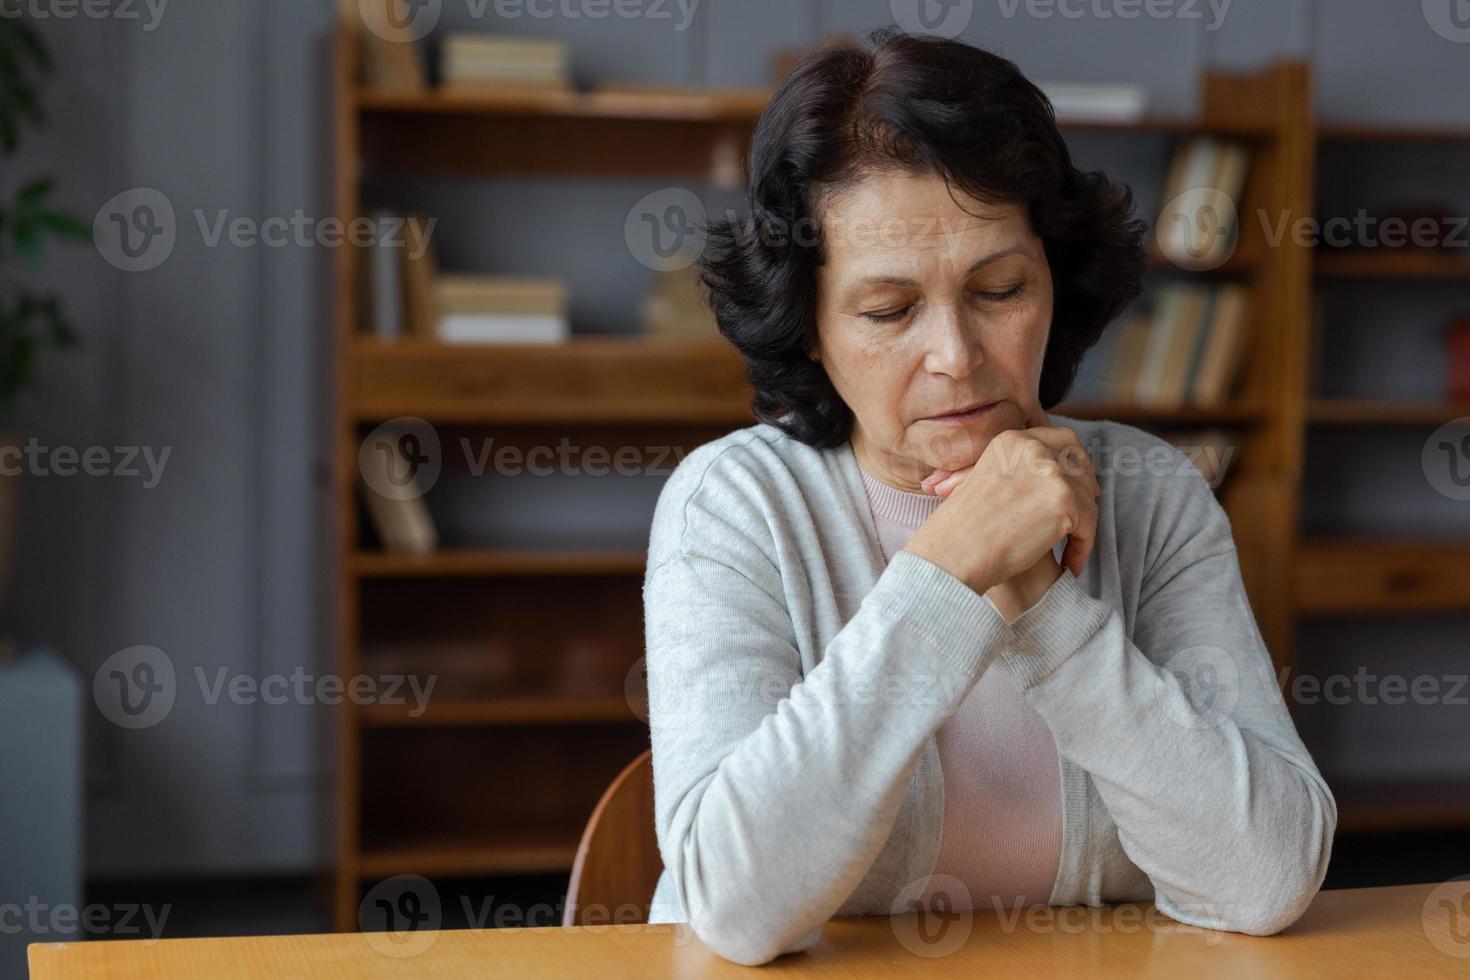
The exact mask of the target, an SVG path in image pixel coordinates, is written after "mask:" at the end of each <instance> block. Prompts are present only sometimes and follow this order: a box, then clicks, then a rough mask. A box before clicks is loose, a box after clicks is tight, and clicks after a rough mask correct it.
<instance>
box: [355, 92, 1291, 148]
mask: <svg viewBox="0 0 1470 980" xmlns="http://www.w3.org/2000/svg"><path fill="white" fill-rule="evenodd" d="M771 93H772V90H771V89H768V88H722V89H702V90H701V89H694V90H689V89H678V88H675V89H671V88H663V87H657V86H633V85H618V86H601V87H599V88H596V89H592V90H587V91H576V90H573V91H557V90H545V91H537V90H525V91H519V92H516V91H493V90H487V91H474V90H468V91H466V90H454V89H448V90H446V89H434V90H430V91H428V92H423V93H413V94H401V93H395V92H381V91H371V90H367V91H361V92H358V93H357V95H356V98H355V101H356V107H357V110H358V111H359V112H361V113H364V114H379V115H387V114H395V115H414V114H417V115H464V116H486V117H497V116H498V117H506V118H512V117H515V118H526V117H538V118H551V119H562V120H569V121H575V120H587V119H610V120H618V121H623V122H632V121H663V122H729V123H743V124H747V125H754V123H755V121H756V119H757V118H759V116H760V113H761V110H762V109H764V108H765V106H766V103H767V102H768V101H769V100H770V97H771ZM1057 125H1058V126H1059V127H1060V128H1062V129H1064V130H1067V131H1071V132H1106V133H1143V134H1148V133H1155V134H1161V135H1171V136H1210V135H1213V136H1228V137H1234V138H1237V139H1248V140H1260V139H1267V138H1269V137H1271V136H1272V135H1273V130H1272V128H1271V127H1270V125H1269V124H1265V123H1262V122H1260V121H1258V120H1250V119H1246V120H1237V121H1221V122H1214V123H1212V122H1209V121H1207V120H1204V119H1202V118H1194V117H1187V116H1157V115H1155V116H1144V117H1142V118H1139V119H1131V120H1112V119H1084V118H1067V117H1058V119H1057Z"/></svg>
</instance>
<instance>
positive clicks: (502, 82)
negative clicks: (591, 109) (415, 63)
mask: <svg viewBox="0 0 1470 980" xmlns="http://www.w3.org/2000/svg"><path fill="white" fill-rule="evenodd" d="M570 65H571V57H570V55H569V53H568V49H567V45H566V43H565V42H563V41H559V40H554V39H549V38H524V37H508V36H505V35H498V34H483V33H473V34H451V35H450V36H449V37H447V38H445V39H444V43H443V44H442V45H441V47H440V49H439V84H440V86H441V87H442V88H444V89H445V90H448V91H455V90H461V91H467V92H475V91H485V90H489V89H494V90H501V89H518V88H526V89H537V90H539V89H547V90H553V91H561V90H570V89H571V68H570Z"/></svg>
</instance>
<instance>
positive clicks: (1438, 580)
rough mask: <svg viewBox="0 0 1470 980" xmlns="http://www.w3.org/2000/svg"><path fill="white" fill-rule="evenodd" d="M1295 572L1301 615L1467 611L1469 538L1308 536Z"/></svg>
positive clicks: (1469, 598) (1469, 566) (1469, 568)
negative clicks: (1321, 537)
mask: <svg viewBox="0 0 1470 980" xmlns="http://www.w3.org/2000/svg"><path fill="white" fill-rule="evenodd" d="M1295 576H1296V587H1295V592H1296V604H1297V608H1298V610H1299V612H1300V613H1301V614H1302V615H1304V616H1355V615H1395V614H1417V613H1427V612H1461V611H1470V541H1467V542H1455V541H1449V542H1447V541H1444V540H1434V539H1415V538H1378V539H1372V538H1352V537H1348V538H1331V539H1310V538H1309V539H1307V540H1305V541H1303V542H1302V544H1301V546H1300V548H1299V553H1298V555H1297V561H1296V569H1295Z"/></svg>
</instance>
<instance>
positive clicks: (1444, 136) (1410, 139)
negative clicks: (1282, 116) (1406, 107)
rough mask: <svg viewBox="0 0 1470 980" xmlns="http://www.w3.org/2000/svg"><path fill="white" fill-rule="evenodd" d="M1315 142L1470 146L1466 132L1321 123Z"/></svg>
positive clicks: (1467, 132) (1452, 129) (1428, 128)
mask: <svg viewBox="0 0 1470 980" xmlns="http://www.w3.org/2000/svg"><path fill="white" fill-rule="evenodd" d="M1317 139H1318V141H1319V142H1322V143H1470V129H1466V128H1463V127H1458V128H1456V127H1450V126H1374V125H1364V124H1361V123H1323V124H1322V125H1321V126H1319V127H1318V129H1317Z"/></svg>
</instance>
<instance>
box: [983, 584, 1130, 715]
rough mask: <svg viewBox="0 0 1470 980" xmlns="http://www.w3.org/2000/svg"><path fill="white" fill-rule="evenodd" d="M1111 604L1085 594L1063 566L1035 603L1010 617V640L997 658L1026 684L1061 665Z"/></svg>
mask: <svg viewBox="0 0 1470 980" xmlns="http://www.w3.org/2000/svg"><path fill="white" fill-rule="evenodd" d="M1112 611H1113V610H1112V607H1111V606H1109V605H1108V604H1107V603H1105V602H1103V601H1102V600H1100V599H1094V598H1093V597H1092V596H1090V595H1088V594H1087V592H1086V591H1085V590H1084V589H1083V588H1082V586H1081V584H1080V583H1078V581H1077V576H1075V575H1073V574H1072V570H1071V569H1070V568H1065V567H1064V568H1063V569H1062V574H1061V575H1060V576H1058V577H1057V580H1056V581H1055V582H1053V583H1052V585H1051V588H1049V589H1047V590H1046V594H1045V595H1043V596H1042V597H1041V598H1040V599H1039V600H1038V601H1037V602H1036V604H1035V605H1033V606H1032V607H1031V608H1029V609H1027V610H1026V611H1025V612H1023V613H1021V615H1019V616H1017V617H1016V618H1015V619H1013V620H1011V621H1010V631H1011V642H1010V643H1008V644H1007V645H1006V648H1005V649H1004V650H1002V651H1001V654H1000V662H1001V663H1002V664H1004V665H1005V669H1006V670H1007V671H1009V672H1010V674H1011V676H1013V677H1015V678H1016V680H1017V681H1019V682H1020V684H1021V686H1022V687H1023V688H1028V687H1031V686H1033V685H1035V684H1036V683H1038V682H1039V681H1041V680H1042V678H1044V677H1046V676H1047V675H1049V674H1051V672H1052V671H1054V670H1056V669H1057V668H1058V667H1060V666H1061V665H1062V663H1064V662H1065V661H1066V660H1067V659H1068V658H1069V657H1071V656H1072V654H1074V653H1076V652H1077V651H1078V650H1079V649H1081V648H1082V645H1083V644H1084V643H1086V642H1087V641H1088V639H1089V638H1091V636H1092V635H1093V634H1094V633H1096V632H1097V631H1098V630H1100V629H1102V626H1103V624H1104V623H1105V622H1107V619H1108V616H1109V615H1110V614H1111V613H1112Z"/></svg>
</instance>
